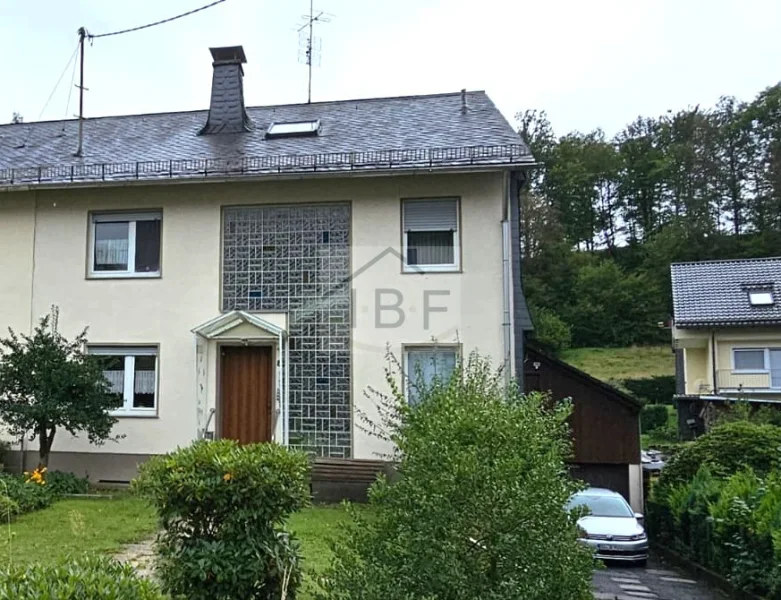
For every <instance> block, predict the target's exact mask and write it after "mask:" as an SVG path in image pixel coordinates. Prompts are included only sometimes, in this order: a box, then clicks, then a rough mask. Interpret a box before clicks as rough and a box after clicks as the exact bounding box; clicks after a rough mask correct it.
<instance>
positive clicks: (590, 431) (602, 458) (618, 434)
mask: <svg viewBox="0 0 781 600" xmlns="http://www.w3.org/2000/svg"><path fill="white" fill-rule="evenodd" d="M525 352H526V363H525V374H524V382H525V383H524V386H525V388H526V390H527V391H541V392H547V393H550V395H551V397H552V398H553V399H554V400H563V399H565V398H569V399H571V400H572V404H573V406H572V416H571V417H570V421H569V423H570V427H571V429H572V437H573V455H572V457H571V459H570V465H571V468H572V474H573V475H574V476H575V477H578V478H579V479H582V480H583V481H585V482H587V483H588V484H589V485H592V486H594V487H604V488H609V489H611V490H614V491H616V492H619V493H620V494H622V495H623V496H624V498H626V499H627V501H629V503H630V504H631V505H632V508H633V509H635V510H636V511H638V512H642V510H643V473H642V468H641V465H640V409H641V408H642V405H641V404H640V403H639V402H638V401H637V400H635V399H634V398H632V397H631V396H628V395H627V394H625V393H623V392H622V391H621V390H618V389H616V388H614V387H613V386H611V385H608V384H607V383H605V382H603V381H600V380H599V379H595V378H594V377H591V376H590V375H588V374H587V373H585V372H583V371H581V370H579V369H576V368H575V367H573V366H572V365H569V364H567V363H565V362H562V361H560V360H558V359H556V358H553V357H551V356H549V355H547V354H545V353H544V352H541V351H540V350H538V349H536V348H534V347H531V346H527V347H526V351H525Z"/></svg>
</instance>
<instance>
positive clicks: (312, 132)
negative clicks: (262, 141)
mask: <svg viewBox="0 0 781 600" xmlns="http://www.w3.org/2000/svg"><path fill="white" fill-rule="evenodd" d="M319 131H320V119H316V120H315V121H290V122H274V123H272V124H271V125H269V127H268V130H267V131H266V138H283V137H307V136H316V135H317V134H318V132H319Z"/></svg>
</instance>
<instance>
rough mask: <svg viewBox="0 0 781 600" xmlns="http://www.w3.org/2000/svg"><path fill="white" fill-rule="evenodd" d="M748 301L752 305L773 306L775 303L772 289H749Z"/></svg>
mask: <svg viewBox="0 0 781 600" xmlns="http://www.w3.org/2000/svg"><path fill="white" fill-rule="evenodd" d="M748 301H749V303H751V306H772V305H773V304H775V298H773V291H772V290H749V292H748Z"/></svg>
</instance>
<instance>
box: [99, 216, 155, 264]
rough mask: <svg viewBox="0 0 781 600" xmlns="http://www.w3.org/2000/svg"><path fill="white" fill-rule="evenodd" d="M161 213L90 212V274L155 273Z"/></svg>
mask: <svg viewBox="0 0 781 600" xmlns="http://www.w3.org/2000/svg"><path fill="white" fill-rule="evenodd" d="M161 223H162V215H161V214H160V213H159V212H150V213H133V214H130V213H105V214H93V215H92V216H91V220H90V275H91V276H92V277H158V276H159V275H160V234H161Z"/></svg>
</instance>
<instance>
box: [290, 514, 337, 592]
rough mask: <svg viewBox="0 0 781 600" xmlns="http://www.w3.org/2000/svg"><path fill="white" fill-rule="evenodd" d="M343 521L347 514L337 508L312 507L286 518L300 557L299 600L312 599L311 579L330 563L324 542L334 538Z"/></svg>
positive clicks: (312, 586)
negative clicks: (301, 561) (294, 536)
mask: <svg viewBox="0 0 781 600" xmlns="http://www.w3.org/2000/svg"><path fill="white" fill-rule="evenodd" d="M347 518H348V515H347V511H346V510H345V508H344V507H343V506H341V505H336V506H315V507H312V508H307V509H305V510H302V511H301V512H298V513H296V514H294V515H293V516H292V517H290V521H289V526H290V529H292V530H293V532H295V534H296V535H297V536H298V539H299V540H300V541H301V553H302V554H303V556H304V585H303V589H302V591H301V593H299V595H298V597H299V599H300V600H311V599H312V598H314V591H315V589H316V584H315V576H316V574H317V573H319V572H322V571H323V569H325V568H326V567H327V566H328V564H329V562H330V560H331V549H330V547H329V545H328V540H329V539H330V538H332V537H333V536H335V535H336V534H337V532H338V530H339V524H340V523H342V522H344V521H345V520H346V519H347Z"/></svg>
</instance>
